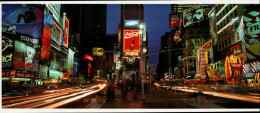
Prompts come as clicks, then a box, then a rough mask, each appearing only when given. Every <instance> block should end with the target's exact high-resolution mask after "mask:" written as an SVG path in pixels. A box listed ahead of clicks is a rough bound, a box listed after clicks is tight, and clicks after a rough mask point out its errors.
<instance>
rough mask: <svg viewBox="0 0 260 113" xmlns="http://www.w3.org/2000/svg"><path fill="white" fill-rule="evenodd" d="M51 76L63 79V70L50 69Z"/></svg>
mask: <svg viewBox="0 0 260 113" xmlns="http://www.w3.org/2000/svg"><path fill="white" fill-rule="evenodd" d="M49 72H50V73H49V78H54V79H62V72H59V71H55V70H49Z"/></svg>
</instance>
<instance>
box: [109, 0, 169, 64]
mask: <svg viewBox="0 0 260 113" xmlns="http://www.w3.org/2000/svg"><path fill="white" fill-rule="evenodd" d="M170 13H171V4H144V22H145V23H146V30H147V32H148V38H149V39H148V47H149V49H150V50H151V52H155V51H158V50H159V49H160V47H161V36H163V35H164V34H165V33H166V32H170V31H171V29H170V27H169V14H170ZM120 14H121V7H120V4H108V5H107V34H118V24H119V23H120ZM158 63H159V54H157V55H153V56H152V64H158Z"/></svg>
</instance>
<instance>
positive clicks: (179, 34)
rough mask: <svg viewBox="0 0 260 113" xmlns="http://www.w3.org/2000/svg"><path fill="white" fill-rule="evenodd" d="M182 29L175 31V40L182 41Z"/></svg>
mask: <svg viewBox="0 0 260 113" xmlns="http://www.w3.org/2000/svg"><path fill="white" fill-rule="evenodd" d="M180 36H181V30H176V31H175V33H174V37H173V40H174V41H181V38H180Z"/></svg>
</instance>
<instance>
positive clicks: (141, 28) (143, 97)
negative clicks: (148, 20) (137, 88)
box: [139, 24, 145, 99]
mask: <svg viewBox="0 0 260 113" xmlns="http://www.w3.org/2000/svg"><path fill="white" fill-rule="evenodd" d="M139 28H140V31H139V33H140V36H141V38H140V40H141V45H140V46H141V47H140V49H141V58H140V61H141V70H140V73H141V88H142V94H141V98H142V99H145V95H144V83H143V28H144V25H143V24H140V25H139Z"/></svg>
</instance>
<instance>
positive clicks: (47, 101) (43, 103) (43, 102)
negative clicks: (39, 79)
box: [19, 90, 91, 108]
mask: <svg viewBox="0 0 260 113" xmlns="http://www.w3.org/2000/svg"><path fill="white" fill-rule="evenodd" d="M89 91H91V90H87V91H82V92H78V93H73V94H70V95H67V96H61V97H57V98H53V99H48V100H44V101H40V102H36V103H32V104H29V105H24V106H19V108H35V107H38V106H42V105H46V104H50V103H52V102H54V101H56V100H59V99H63V98H69V97H72V96H76V95H79V94H82V93H86V92H89Z"/></svg>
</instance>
